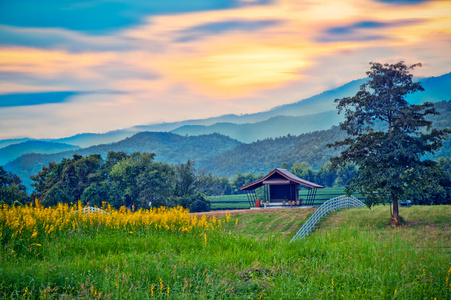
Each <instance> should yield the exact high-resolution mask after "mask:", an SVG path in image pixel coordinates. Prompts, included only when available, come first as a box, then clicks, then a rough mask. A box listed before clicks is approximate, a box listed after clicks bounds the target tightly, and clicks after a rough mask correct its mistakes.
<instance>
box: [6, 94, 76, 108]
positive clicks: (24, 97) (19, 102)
mask: <svg viewBox="0 0 451 300" xmlns="http://www.w3.org/2000/svg"><path fill="white" fill-rule="evenodd" d="M79 94H81V93H80V92H73V91H63V92H42V93H23V94H5V95H0V107H14V106H28V105H41V104H49V103H61V102H65V101H67V99H68V98H69V97H72V96H76V95H79Z"/></svg>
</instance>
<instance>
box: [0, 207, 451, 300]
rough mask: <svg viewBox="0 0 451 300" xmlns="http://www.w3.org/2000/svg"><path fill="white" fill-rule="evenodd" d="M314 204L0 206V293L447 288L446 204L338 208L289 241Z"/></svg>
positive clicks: (273, 295)
mask: <svg viewBox="0 0 451 300" xmlns="http://www.w3.org/2000/svg"><path fill="white" fill-rule="evenodd" d="M313 212H314V209H297V210H278V211H270V210H267V211H263V210H261V211H250V210H249V211H246V212H240V213H234V215H232V216H230V215H225V214H224V213H222V212H217V213H215V214H216V216H215V217H214V218H211V219H208V220H207V219H206V218H205V217H202V218H200V219H198V217H200V216H193V215H191V216H189V215H188V214H186V213H185V212H184V211H182V210H179V211H166V212H148V211H147V212H144V211H141V212H138V213H134V214H133V213H129V212H126V211H122V212H115V211H110V215H100V214H92V215H88V216H85V215H80V214H77V213H73V214H69V212H66V211H65V210H64V209H63V208H54V209H50V210H47V211H35V212H30V211H28V212H27V213H26V214H25V212H24V211H21V210H19V209H17V210H15V211H11V210H10V209H6V208H3V209H2V210H0V226H1V237H0V238H1V241H2V248H1V250H0V298H2V299H36V298H37V299H73V298H76V299H451V262H450V261H451V248H450V247H451V206H434V207H416V206H413V207H410V208H401V215H402V216H403V217H404V219H405V220H406V221H407V224H406V225H405V226H403V227H398V228H392V227H387V226H385V224H386V223H387V221H388V218H389V208H388V207H387V206H378V207H375V208H373V209H372V210H369V209H368V208H353V209H345V210H341V211H338V212H335V213H332V214H330V215H329V216H328V217H327V218H326V219H325V220H324V221H322V222H321V223H320V225H319V227H318V228H317V229H316V230H315V231H314V232H313V233H312V234H311V235H310V236H309V237H307V238H306V239H304V240H302V241H298V242H295V243H289V240H290V238H291V237H292V236H293V235H294V234H295V233H296V231H297V230H298V229H299V227H300V226H301V225H302V224H303V223H304V222H305V221H306V220H307V218H308V217H309V216H310V215H311V214H312V213H313ZM232 213H233V212H232ZM33 214H34V215H35V217H34V218H33ZM74 215H75V216H74ZM211 216H212V215H211V213H210V217H211ZM66 219H69V220H70V222H69V221H66V222H65V221H64V220H66ZM196 219H197V221H195V220H196ZM73 227H74V228H75V229H72V228H73ZM35 229H36V232H37V233H36V234H35Z"/></svg>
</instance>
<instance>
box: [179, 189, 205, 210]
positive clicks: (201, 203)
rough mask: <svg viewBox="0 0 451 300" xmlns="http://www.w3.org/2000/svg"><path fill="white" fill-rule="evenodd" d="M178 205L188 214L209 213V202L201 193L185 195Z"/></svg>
mask: <svg viewBox="0 0 451 300" xmlns="http://www.w3.org/2000/svg"><path fill="white" fill-rule="evenodd" d="M179 202H180V205H181V206H183V207H184V208H187V209H189V211H190V212H202V211H210V209H211V203H210V200H208V199H207V197H206V196H205V195H204V194H202V193H197V194H194V195H185V196H183V197H181V198H180V200H179Z"/></svg>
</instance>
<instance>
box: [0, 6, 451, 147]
mask: <svg viewBox="0 0 451 300" xmlns="http://www.w3.org/2000/svg"><path fill="white" fill-rule="evenodd" d="M450 53H451V1H447V0H440V1H425V0H423V1H422V0H413V1H409V0H403V1H396V0H393V1H392V0H378V1H377V0H359V1H346V0H344V1H341V0H337V1H329V0H306V1H297V0H279V1H270V0H165V1H138V0H116V1H103V0H89V1H66V0H59V1H55V0H39V1H36V0H20V1H18V0H1V1H0V139H10V138H20V137H32V138H61V137H68V136H72V135H75V134H77V133H84V132H92V133H102V132H107V131H111V130H116V129H123V128H128V127H132V126H136V125H147V124H156V123H162V122H174V121H182V120H187V119H202V118H208V117H214V116H220V115H224V114H230V113H234V114H246V113H255V112H260V111H265V110H268V109H271V108H273V107H276V106H279V105H283V104H287V103H293V102H296V101H299V100H302V99H305V98H307V97H310V96H313V95H316V94H318V93H320V92H322V91H325V90H328V89H333V88H336V87H338V86H341V85H343V84H345V83H347V82H349V81H351V80H355V79H359V78H363V77H365V76H366V75H365V72H366V71H368V70H369V67H370V66H369V63H370V62H380V63H396V62H399V61H401V60H402V61H405V63H406V64H408V65H411V64H415V63H417V62H421V63H422V64H423V66H422V67H421V68H416V69H415V70H414V71H413V74H414V75H415V76H418V77H429V76H439V75H442V74H445V73H449V72H450V71H451V54H450ZM331 109H332V108H331Z"/></svg>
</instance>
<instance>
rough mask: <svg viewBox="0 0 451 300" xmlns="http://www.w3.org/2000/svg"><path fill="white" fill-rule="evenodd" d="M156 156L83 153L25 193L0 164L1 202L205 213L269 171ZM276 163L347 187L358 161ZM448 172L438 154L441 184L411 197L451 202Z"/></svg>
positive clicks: (41, 175)
mask: <svg viewBox="0 0 451 300" xmlns="http://www.w3.org/2000/svg"><path fill="white" fill-rule="evenodd" d="M154 158H155V155H154V154H153V153H141V152H135V153H132V154H127V153H125V152H114V151H110V152H108V154H107V157H106V159H102V157H101V155H100V154H92V155H89V156H85V157H84V156H81V155H77V154H75V155H73V158H71V159H67V158H64V159H63V160H62V161H61V162H60V163H56V162H51V163H49V164H48V165H44V166H43V167H42V170H41V171H38V172H37V174H36V175H33V176H31V179H32V181H33V183H32V186H33V187H34V188H35V191H34V192H33V193H32V194H31V196H28V195H27V193H26V189H25V186H24V185H23V184H22V181H21V180H20V178H19V177H18V176H17V175H15V174H13V173H11V172H6V171H5V170H4V169H3V168H2V167H0V201H2V202H3V203H6V204H8V205H13V204H16V205H20V204H26V203H29V202H31V201H32V200H34V199H36V198H37V199H40V200H41V203H42V204H43V205H45V206H53V205H56V204H58V203H76V202H77V201H79V200H81V201H82V203H83V204H84V205H96V206H99V207H100V206H101V205H102V202H107V203H109V204H111V205H112V206H113V207H116V208H119V207H121V206H126V207H130V208H131V207H134V208H135V209H139V208H149V207H150V206H152V207H158V206H167V207H172V206H176V205H181V206H183V207H185V208H188V209H190V211H193V212H195V211H208V210H209V209H210V202H209V201H208V200H207V198H206V196H213V195H231V194H240V193H242V191H240V190H239V188H240V187H241V186H243V185H246V184H248V183H251V182H253V181H255V180H258V179H260V178H261V177H263V176H264V175H266V173H267V172H269V171H271V170H272V169H268V170H266V171H265V172H260V173H253V172H248V173H238V174H237V175H235V176H234V177H233V178H231V179H229V178H228V177H226V176H222V177H218V176H214V175H212V174H211V173H207V171H206V170H205V169H196V168H195V163H194V161H191V160H188V161H187V162H186V163H183V164H170V163H166V162H159V161H155V159H154ZM280 167H282V168H284V169H287V170H289V171H291V172H292V173H293V174H295V175H296V176H298V177H300V178H302V179H305V180H308V181H311V182H315V183H317V184H320V185H323V186H325V187H333V186H336V187H340V186H345V185H346V184H347V182H348V180H350V179H352V178H353V177H354V174H355V173H356V171H357V167H356V165H352V164H351V165H347V166H345V167H343V168H340V169H338V170H334V169H333V168H332V165H331V163H330V162H326V163H325V164H323V165H322V166H321V167H320V168H319V169H317V170H315V169H314V168H313V167H312V166H311V165H309V164H308V163H306V162H295V163H293V164H291V165H290V164H289V163H287V162H283V163H282V164H281V165H280ZM450 174H451V158H449V157H446V158H445V157H440V158H439V159H438V165H437V170H435V176H434V178H432V179H431V180H435V181H438V183H439V184H438V185H433V184H431V182H430V181H425V182H424V184H423V185H422V186H418V187H417V189H416V190H415V191H412V192H411V193H410V194H409V197H410V198H409V199H410V200H412V201H413V203H414V204H420V205H430V204H450V203H451V175H450ZM433 186H434V188H432V187H433ZM437 186H438V188H437Z"/></svg>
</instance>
